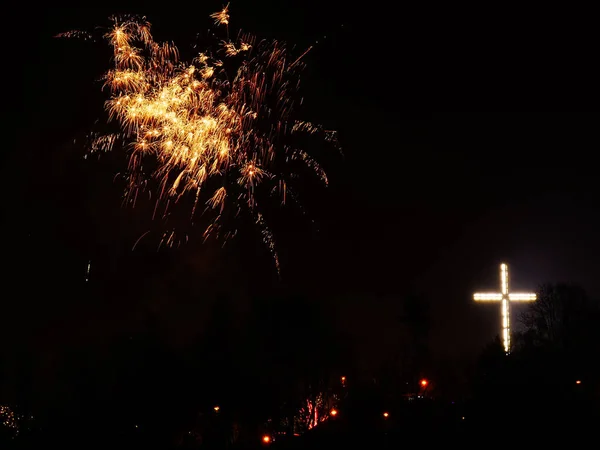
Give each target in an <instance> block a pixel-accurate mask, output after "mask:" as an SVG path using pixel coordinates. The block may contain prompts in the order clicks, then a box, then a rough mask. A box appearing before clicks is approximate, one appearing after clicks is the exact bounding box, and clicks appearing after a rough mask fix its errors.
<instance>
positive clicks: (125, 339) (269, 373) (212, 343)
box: [0, 284, 600, 448]
mask: <svg viewBox="0 0 600 450" xmlns="http://www.w3.org/2000/svg"><path fill="white" fill-rule="evenodd" d="M234 302H235V300H234V299H233V298H230V297H226V296H220V297H218V298H217V299H216V301H215V302H214V304H213V307H212V310H211V311H210V312H209V313H208V316H209V317H210V320H208V321H207V322H206V323H207V324H208V325H207V326H205V327H204V328H203V329H202V330H201V331H200V332H199V333H198V335H197V337H196V338H195V339H194V340H191V341H190V342H189V343H187V345H185V346H184V347H183V348H177V349H174V348H173V347H172V346H171V345H170V344H169V343H168V340H167V339H166V338H165V336H164V332H163V330H162V328H161V321H160V318H159V317H157V316H155V315H152V314H150V315H148V317H147V320H146V323H145V326H144V327H142V328H141V329H140V331H139V332H136V333H128V334H127V335H122V336H118V338H116V339H113V340H112V341H111V342H110V343H109V344H106V345H98V346H96V347H90V346H89V345H80V346H77V345H76V343H75V345H73V346H71V347H70V350H69V351H68V352H67V353H66V354H64V355H63V356H62V357H61V358H60V359H58V360H57V361H55V362H54V367H55V368H58V369H59V371H58V372H56V371H54V372H53V373H52V374H50V373H49V374H48V375H47V376H48V380H46V383H45V384H42V385H40V383H39V381H36V380H35V379H34V378H35V377H34V375H33V374H34V373H35V371H36V367H35V365H36V363H35V362H34V361H35V357H34V355H32V354H30V353H28V352H27V350H28V349H27V348H24V349H22V351H15V352H13V356H15V355H16V357H13V359H12V361H7V360H5V361H0V363H3V366H0V373H1V374H2V376H3V378H0V381H1V382H2V386H4V389H3V391H1V392H0V394H1V395H2V397H1V398H0V404H9V405H11V406H12V407H13V410H14V411H15V413H16V414H17V415H21V416H23V417H22V419H21V428H20V431H19V436H17V438H16V439H15V430H14V429H11V428H8V427H6V426H4V427H2V426H0V431H1V433H0V440H1V441H2V442H4V443H6V445H8V444H9V443H10V444H11V445H17V446H19V445H20V446H21V447H23V448H25V447H27V446H30V445H31V444H32V443H41V442H43V443H63V444H64V443H68V442H75V443H80V444H84V443H88V444H89V445H92V443H94V444H99V443H104V444H114V443H119V444H123V445H127V444H129V445H131V446H138V445H145V446H146V447H155V448H156V447H158V448H172V447H177V448H223V447H224V446H236V447H240V446H242V445H250V446H256V445H260V436H261V435H262V433H266V432H268V433H274V432H275V431H279V432H282V433H291V432H293V421H294V415H295V414H296V412H297V411H298V409H299V408H300V407H301V406H302V405H303V404H305V403H303V402H305V401H306V399H307V398H312V399H314V400H316V398H317V397H316V395H317V394H319V393H323V392H324V393H328V394H327V395H332V396H333V395H335V396H336V398H337V400H336V401H337V402H338V404H339V407H340V410H341V413H340V415H339V417H337V418H336V420H332V421H328V422H327V423H325V424H323V426H320V427H317V428H318V429H319V430H318V431H315V432H311V433H308V435H307V436H306V437H303V438H299V440H297V445H308V446H313V447H314V446H316V445H321V444H325V443H327V442H329V443H330V444H331V445H334V444H335V443H336V442H337V443H338V444H340V445H341V444H342V443H343V442H347V443H348V445H350V444H351V443H353V442H354V443H357V442H362V443H363V444H364V445H371V446H374V447H376V448H377V446H378V445H379V446H385V445H387V446H389V445H395V444H396V443H398V444H399V443H401V442H408V441H411V442H421V443H432V442H440V443H443V442H448V443H450V442H458V443H463V444H467V443H471V444H473V445H476V444H479V445H481V444H487V443H495V444H500V443H502V444H511V443H515V442H516V443H524V442H526V441H527V442H531V443H533V444H536V443H537V444H540V443H542V442H545V443H546V442H547V443H551V442H553V440H555V439H557V437H559V436H560V437H561V439H562V438H565V437H567V438H572V439H573V441H570V442H575V441H574V440H575V439H583V438H584V437H585V436H588V435H589V432H591V431H592V430H594V429H595V428H594V427H595V424H596V423H598V422H597V421H598V419H600V417H599V410H600V401H599V400H600V383H599V380H600V368H599V366H598V364H597V355H598V350H599V349H600V305H599V303H598V301H597V300H595V299H591V298H589V297H588V296H587V295H586V293H585V292H584V291H583V290H582V289H581V288H580V287H578V286H575V285H568V284H557V285H550V284H549V285H544V286H542V287H541V288H540V290H539V298H538V300H537V301H536V302H535V303H532V304H531V305H530V306H529V307H528V309H527V310H526V312H525V313H524V314H523V315H522V317H521V318H520V322H521V329H520V331H519V332H517V333H515V335H514V336H513V340H512V343H513V348H512V351H511V354H510V355H506V354H505V353H504V349H503V347H502V344H501V342H500V339H499V338H497V339H496V340H495V341H494V342H491V343H490V344H489V345H488V346H487V347H486V348H484V349H483V351H482V353H481V355H480V357H479V358H478V360H477V362H476V365H475V367H474V370H473V371H471V372H469V373H463V374H462V379H460V380H459V379H457V378H455V371H452V370H451V369H452V368H448V367H437V368H436V367H435V364H434V363H433V362H432V360H431V358H430V355H429V349H428V347H427V334H428V330H429V328H430V320H429V312H428V308H427V302H426V300H425V299H423V298H420V297H418V296H415V295H407V296H405V297H404V298H403V300H402V305H403V307H402V309H401V310H400V311H399V312H397V316H395V317H394V318H393V320H394V321H395V322H396V323H397V324H398V327H402V326H405V332H404V333H403V334H402V336H403V340H404V342H401V343H399V344H398V345H397V348H396V349H395V350H394V352H395V353H394V355H391V357H390V358H389V361H390V362H389V363H385V364H383V365H382V366H379V367H373V368H372V370H371V371H370V372H365V371H364V367H361V366H360V364H358V363H356V362H355V361H354V360H353V358H354V356H355V355H354V354H353V350H354V344H355V343H354V342H352V341H351V339H349V337H348V336H347V335H344V334H342V332H341V331H340V330H341V328H340V327H339V326H336V325H335V323H336V315H337V314H338V311H335V310H332V309H328V308H327V307H324V306H323V304H320V303H319V304H318V303H316V302H311V301H310V300H307V299H306V298H303V297H301V296H288V297H273V298H265V297H262V298H258V299H254V300H253V301H252V308H251V312H249V313H248V314H247V316H245V317H243V320H242V319H241V318H240V317H239V315H236V314H233V313H232V310H233V309H234V304H233V303H234ZM9 363H10V367H11V368H12V369H11V370H8V367H9ZM436 369H437V371H436ZM9 372H10V373H12V375H11V376H10V377H11V378H12V382H9V381H10V380H9V379H8V377H9V376H8V375H7V374H9ZM432 373H435V375H434V377H433V378H434V379H433V380H430V381H431V383H430V384H429V385H428V386H427V389H421V391H420V390H419V380H420V378H421V377H422V376H424V374H432ZM44 375H45V374H44V373H43V372H42V376H44ZM341 375H346V376H347V377H348V379H349V380H351V382H349V384H348V386H345V387H344V389H343V390H340V387H341V386H340V376H341ZM37 376H38V377H39V374H38V375H37ZM446 377H447V378H448V379H451V380H452V381H448V380H445V378H446ZM452 383H454V384H456V383H460V384H462V385H466V386H467V387H468V388H469V390H468V391H467V392H466V393H465V395H464V396H463V397H457V396H456V395H455V393H456V390H452V389H451V388H452V386H449V385H450V384H452ZM7 386H10V389H7V388H6V387H7ZM419 393H421V394H423V395H422V397H417V395H418V394H419ZM450 393H451V394H450ZM216 407H218V410H215V408H216ZM383 411H386V412H389V414H390V417H389V418H386V420H385V421H384V420H382V412H383ZM31 415H33V419H31ZM268 419H271V420H270V421H268ZM0 425H1V424H0ZM328 430H329V431H330V433H329V434H327V432H328ZM373 436H379V438H375V437H373ZM359 437H360V438H359ZM409 438H410V439H409ZM303 443H304V444H303ZM3 445H4V444H3ZM276 445H279V443H278V444H276ZM328 445H329V444H328ZM3 448H4V447H3ZM7 448H8V447H7Z"/></svg>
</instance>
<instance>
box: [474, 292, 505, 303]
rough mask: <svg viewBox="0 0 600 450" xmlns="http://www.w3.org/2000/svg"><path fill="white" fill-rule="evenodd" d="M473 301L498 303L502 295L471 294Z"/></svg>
mask: <svg viewBox="0 0 600 450" xmlns="http://www.w3.org/2000/svg"><path fill="white" fill-rule="evenodd" d="M473 299H474V300H476V301H480V302H499V301H500V300H502V294H496V293H481V292H478V293H477V294H473Z"/></svg>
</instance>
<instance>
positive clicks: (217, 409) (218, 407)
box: [213, 405, 221, 412]
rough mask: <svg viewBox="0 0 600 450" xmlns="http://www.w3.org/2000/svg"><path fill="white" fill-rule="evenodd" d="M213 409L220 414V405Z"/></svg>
mask: <svg viewBox="0 0 600 450" xmlns="http://www.w3.org/2000/svg"><path fill="white" fill-rule="evenodd" d="M213 409H214V410H215V412H219V410H220V409H221V407H220V406H219V405H217V406H215V407H214V408H213Z"/></svg>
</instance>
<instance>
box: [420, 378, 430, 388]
mask: <svg viewBox="0 0 600 450" xmlns="http://www.w3.org/2000/svg"><path fill="white" fill-rule="evenodd" d="M428 384H429V382H428V381H427V380H424V379H423V380H421V386H423V387H425V386H427V385H428Z"/></svg>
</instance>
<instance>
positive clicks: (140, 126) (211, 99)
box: [61, 6, 335, 265]
mask: <svg viewBox="0 0 600 450" xmlns="http://www.w3.org/2000/svg"><path fill="white" fill-rule="evenodd" d="M211 17H212V18H213V19H214V20H215V23H216V24H217V25H228V24H229V8H228V6H226V7H224V8H223V10H221V11H219V12H217V13H214V14H212V15H211ZM79 35H81V33H79V32H69V33H63V34H62V35H61V36H66V37H73V36H74V37H77V36H79ZM83 35H84V36H88V35H87V34H83ZM104 37H105V38H106V39H107V40H108V42H109V44H110V45H111V47H112V49H113V52H114V58H113V60H114V66H113V67H112V68H111V69H110V70H109V71H108V72H107V73H106V76H105V87H106V88H108V90H109V91H110V98H109V99H108V100H107V101H106V104H105V108H106V111H107V112H108V119H109V120H116V121H117V122H118V124H119V125H120V128H121V131H122V132H121V133H118V134H101V135H96V136H95V138H94V139H93V141H92V143H91V146H90V149H91V151H92V152H97V151H109V150H111V149H113V148H114V147H115V146H116V142H118V141H119V142H123V143H124V144H125V145H126V146H127V147H128V148H130V149H131V151H130V156H129V177H128V180H129V187H128V190H127V195H126V198H127V199H128V201H130V202H131V203H135V199H136V198H137V196H138V191H140V190H141V189H145V188H146V187H147V186H148V179H154V180H157V181H158V188H157V194H158V195H157V196H155V197H157V198H158V200H157V201H166V202H167V203H168V204H172V203H173V202H171V203H169V201H170V200H171V199H173V200H179V199H180V198H181V197H182V196H183V195H186V194H190V197H191V198H193V199H194V205H193V207H192V208H191V214H192V215H193V214H194V212H195V211H196V209H197V206H198V204H199V202H201V203H202V204H204V205H205V207H204V208H205V211H213V212H214V213H216V214H215V215H216V217H215V218H214V220H212V221H211V223H210V224H209V226H208V228H207V230H206V232H205V235H207V234H210V233H211V232H214V231H215V230H217V229H218V228H219V225H218V223H217V222H218V221H219V219H220V218H221V217H222V216H223V215H224V213H225V212H226V209H228V208H229V209H230V210H233V211H235V215H237V214H239V211H240V209H242V208H245V209H247V210H248V211H251V212H252V213H253V217H254V221H255V223H257V224H258V225H259V226H260V227H261V235H262V237H263V239H264V241H265V243H266V244H267V247H268V248H269V250H270V251H271V253H272V254H273V257H274V258H275V261H276V265H278V264H279V263H278V258H277V253H276V251H275V247H274V243H273V234H272V233H271V231H270V230H269V229H268V227H267V225H266V222H265V220H264V216H263V214H262V213H261V212H260V209H259V208H258V206H259V203H260V202H259V201H258V196H259V192H267V193H268V195H267V197H270V196H271V194H272V193H273V192H276V193H278V194H279V196H280V200H281V202H282V203H284V202H285V199H286V198H287V197H288V195H287V194H291V196H290V197H291V198H295V196H294V194H293V192H288V191H289V190H290V186H291V180H292V179H293V178H295V175H296V174H295V172H294V171H295V170H296V169H297V168H298V164H297V163H298V162H299V163H301V165H303V166H304V167H307V168H309V169H310V170H311V171H313V172H314V173H316V174H317V175H318V177H320V179H321V180H322V181H323V182H324V183H325V184H327V176H326V174H325V171H324V170H323V169H322V168H321V166H320V165H319V164H318V163H317V161H316V160H314V159H313V158H312V157H311V156H309V155H308V153H307V152H305V151H304V150H300V149H297V148H295V147H294V146H292V145H291V143H290V142H289V139H286V137H289V136H291V135H292V134H295V133H300V132H302V133H307V134H317V133H320V134H322V136H323V137H324V138H325V139H326V140H327V141H335V133H334V132H331V131H326V130H324V129H323V128H322V127H320V126H316V125H313V124H311V123H309V122H302V121H295V120H293V119H292V117H291V114H292V110H293V103H294V102H293V95H292V94H293V93H294V91H295V90H296V89H297V85H298V79H299V78H298V70H299V69H300V68H301V65H302V64H300V60H301V58H302V56H304V54H306V52H305V53H304V54H302V55H301V57H300V58H292V57H290V56H289V54H288V52H287V49H286V47H285V45H284V44H282V43H280V42H277V41H272V42H267V41H258V40H257V39H256V38H255V37H253V36H251V35H240V37H239V39H237V40H235V41H233V40H230V39H229V38H227V39H225V40H223V41H221V43H220V45H219V46H218V48H217V49H216V50H214V49H210V48H208V49H205V51H203V52H201V53H199V54H198V55H197V56H196V57H195V58H193V60H192V61H191V62H189V63H186V62H183V61H180V58H179V51H178V49H177V48H176V47H175V46H174V45H171V44H168V43H158V42H156V41H154V39H153V37H152V34H151V32H150V24H149V23H148V22H147V21H145V20H133V19H127V20H123V21H121V20H117V19H115V20H114V24H113V26H112V28H111V29H110V30H109V31H108V32H107V33H106V34H105V36H104ZM226 60H231V62H228V63H227V64H225V62H226ZM231 67H234V68H233V69H231ZM147 158H153V159H155V160H156V162H157V163H158V164H157V165H156V168H155V169H154V170H152V171H151V173H149V174H148V175H147V174H146V171H147V170H148V168H147V165H146V164H145V162H146V160H147ZM175 242H176V239H175V238H174V235H173V232H168V233H166V234H165V235H164V237H163V240H162V243H165V244H166V245H173V244H174V243H175Z"/></svg>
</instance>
